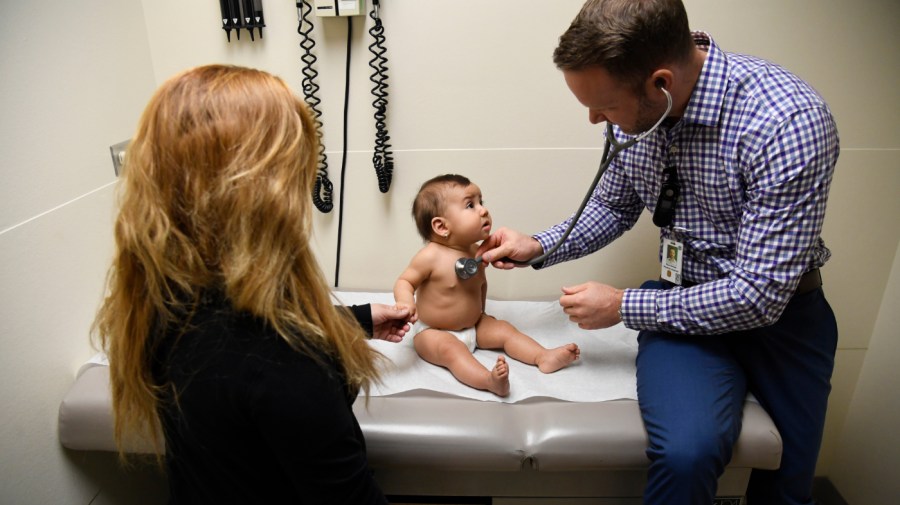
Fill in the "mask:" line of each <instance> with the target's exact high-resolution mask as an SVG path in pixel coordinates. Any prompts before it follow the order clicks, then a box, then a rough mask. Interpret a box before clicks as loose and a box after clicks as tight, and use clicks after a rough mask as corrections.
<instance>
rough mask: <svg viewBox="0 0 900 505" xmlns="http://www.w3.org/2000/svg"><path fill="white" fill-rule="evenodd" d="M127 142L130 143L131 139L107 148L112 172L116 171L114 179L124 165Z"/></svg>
mask: <svg viewBox="0 0 900 505" xmlns="http://www.w3.org/2000/svg"><path fill="white" fill-rule="evenodd" d="M129 142H131V139H128V140H123V141H122V142H119V143H118V144H113V145H111V146H109V153H110V154H111V155H112V161H113V170H115V171H116V177H118V176H119V174H120V173H122V165H124V164H125V149H127V148H128V143H129Z"/></svg>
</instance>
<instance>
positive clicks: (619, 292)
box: [616, 289, 625, 323]
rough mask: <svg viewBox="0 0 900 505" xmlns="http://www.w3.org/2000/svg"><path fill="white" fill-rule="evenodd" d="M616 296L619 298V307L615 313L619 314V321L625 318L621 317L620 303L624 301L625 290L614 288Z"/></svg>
mask: <svg viewBox="0 0 900 505" xmlns="http://www.w3.org/2000/svg"><path fill="white" fill-rule="evenodd" d="M616 298H617V299H618V300H619V307H618V308H617V309H616V315H617V316H619V322H620V323H621V322H624V321H625V320H624V319H623V318H622V305H623V304H624V302H625V290H624V289H617V290H616Z"/></svg>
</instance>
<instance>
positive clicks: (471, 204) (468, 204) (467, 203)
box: [466, 202, 475, 209]
mask: <svg viewBox="0 0 900 505" xmlns="http://www.w3.org/2000/svg"><path fill="white" fill-rule="evenodd" d="M473 207H475V204H474V203H472V202H466V208H467V209H471V208H473Z"/></svg>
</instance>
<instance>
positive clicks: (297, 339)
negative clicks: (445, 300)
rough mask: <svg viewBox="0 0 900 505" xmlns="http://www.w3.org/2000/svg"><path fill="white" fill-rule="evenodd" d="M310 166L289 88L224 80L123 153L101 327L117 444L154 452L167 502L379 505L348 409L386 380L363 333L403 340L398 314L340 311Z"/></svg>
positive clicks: (167, 100)
mask: <svg viewBox="0 0 900 505" xmlns="http://www.w3.org/2000/svg"><path fill="white" fill-rule="evenodd" d="M316 153H317V140H316V132H315V127H314V124H313V122H312V119H311V117H310V114H309V112H308V111H307V108H306V107H305V105H304V104H303V103H302V102H301V101H299V100H298V99H297V98H296V97H295V96H294V95H293V93H292V92H291V91H290V89H289V88H288V87H287V85H286V84H285V83H284V82H283V81H282V80H281V79H279V78H277V77H274V76H272V75H270V74H267V73H265V72H262V71H258V70H252V69H247V68H240V67H232V66H221V65H214V66H205V67H200V68H195V69H191V70H188V71H186V72H184V73H181V74H180V75H177V76H175V77H173V78H172V79H170V80H169V81H167V82H166V83H165V84H163V85H162V86H161V87H160V89H159V90H158V91H157V92H156V93H155V95H154V96H153V98H152V99H151V100H150V103H149V104H148V106H147V108H146V110H145V111H144V114H143V116H142V117H141V120H140V123H139V125H138V129H137V132H136V134H135V135H134V138H133V139H132V142H131V144H130V146H129V149H128V153H127V159H126V164H125V166H126V168H125V171H124V174H123V180H122V181H121V184H122V187H121V194H120V211H119V215H118V218H117V220H116V225H115V237H116V247H117V251H116V255H115V258H114V261H113V264H112V268H111V269H110V274H109V280H108V283H109V286H108V289H109V292H108V296H107V298H106V299H105V301H104V303H103V305H102V307H101V309H100V311H99V314H98V315H97V320H96V322H95V327H96V333H97V334H98V335H99V337H100V341H101V343H102V345H103V348H104V349H105V350H106V351H107V353H108V354H109V362H110V382H111V386H112V395H113V409H114V413H115V434H116V440H117V442H118V443H119V445H120V447H121V445H122V441H123V440H124V439H126V438H127V437H131V436H146V437H150V438H151V439H153V440H154V441H155V443H156V444H157V447H158V448H161V445H162V443H163V442H164V444H165V462H164V465H165V468H166V471H167V475H168V479H169V483H170V484H169V486H170V494H171V502H172V503H191V504H195V503H266V504H276V503H292V504H296V503H315V504H325V503H334V504H347V503H354V504H370V503H379V504H380V503H386V500H385V498H384V496H383V495H382V493H381V491H380V490H379V489H378V487H377V485H376V483H375V482H374V480H373V479H372V477H371V472H370V470H369V469H368V464H367V460H366V453H365V442H364V439H363V435H362V432H361V431H360V428H359V424H358V423H357V420H356V418H355V416H354V415H353V411H352V409H351V405H352V403H353V401H354V400H355V398H356V396H357V393H358V391H359V390H361V389H362V390H364V391H365V390H368V387H369V385H370V384H371V383H372V381H373V380H376V379H377V376H378V374H377V368H376V358H377V355H376V353H375V352H374V351H372V350H371V348H370V347H369V346H368V345H367V344H366V342H365V338H366V334H365V330H364V329H363V326H365V327H366V328H367V329H368V330H369V332H373V331H374V333H375V334H376V336H377V337H381V338H386V339H389V340H394V341H396V340H399V339H400V338H402V336H403V334H404V333H405V331H406V330H408V328H409V326H408V325H407V324H406V323H407V322H406V321H405V318H406V316H407V313H403V312H398V311H392V309H391V308H389V307H387V306H383V305H372V306H371V307H370V306H367V305H362V306H358V307H351V308H350V310H347V309H345V308H341V307H335V306H334V305H333V303H332V300H331V296H330V292H329V289H328V287H327V285H326V282H325V280H324V278H323V275H322V273H321V271H320V269H319V266H318V265H317V263H316V260H315V258H314V255H313V253H312V251H311V249H310V245H309V240H310V234H311V220H310V217H311V198H310V195H311V192H312V188H313V182H314V180H315V176H316ZM353 316H355V318H354V317H353ZM359 321H362V324H360V322H359ZM373 326H374V328H373ZM160 428H161V431H162V434H163V437H164V440H158V438H159V437H158V435H157V432H158V431H157V430H159V429H160ZM123 456H124V454H123Z"/></svg>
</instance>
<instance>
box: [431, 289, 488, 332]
mask: <svg viewBox="0 0 900 505" xmlns="http://www.w3.org/2000/svg"><path fill="white" fill-rule="evenodd" d="M456 298H457V299H456V300H435V299H433V297H424V298H423V297H420V299H419V300H416V313H417V314H418V315H419V320H420V321H422V322H423V323H424V324H427V325H428V326H430V327H432V328H439V329H442V330H462V329H464V328H471V327H473V326H475V323H477V322H478V320H479V319H480V318H481V313H482V307H481V300H480V299H479V300H472V299H471V298H464V299H463V298H461V297H456Z"/></svg>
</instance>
